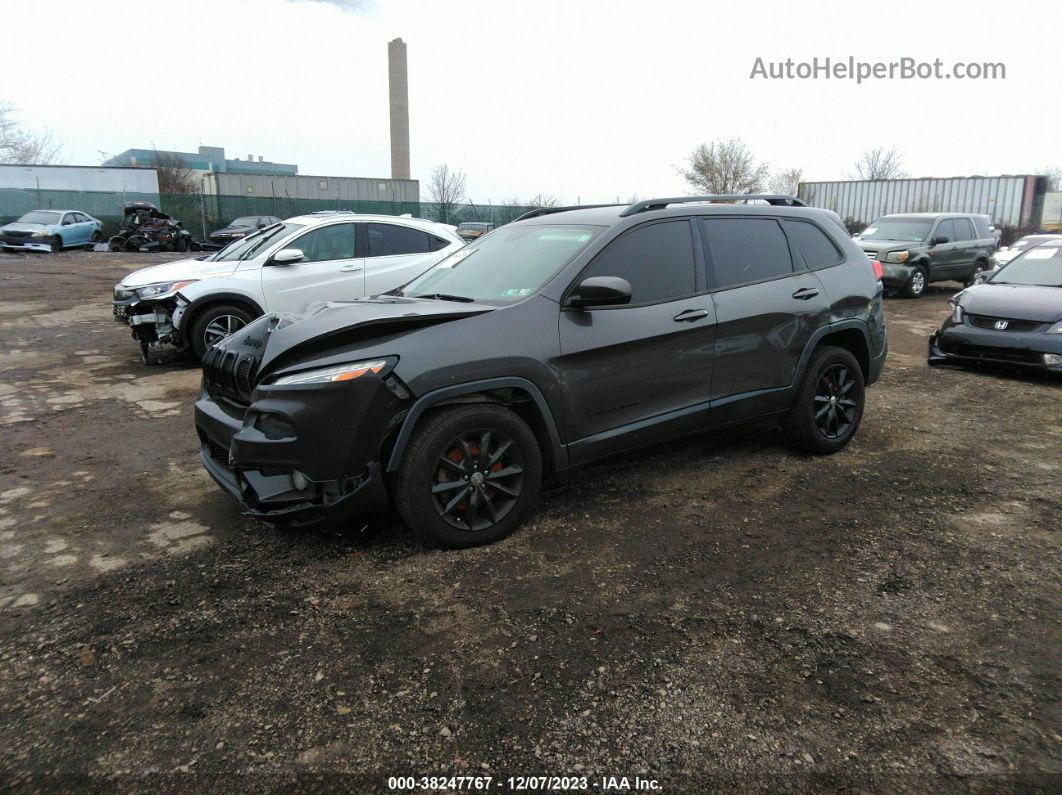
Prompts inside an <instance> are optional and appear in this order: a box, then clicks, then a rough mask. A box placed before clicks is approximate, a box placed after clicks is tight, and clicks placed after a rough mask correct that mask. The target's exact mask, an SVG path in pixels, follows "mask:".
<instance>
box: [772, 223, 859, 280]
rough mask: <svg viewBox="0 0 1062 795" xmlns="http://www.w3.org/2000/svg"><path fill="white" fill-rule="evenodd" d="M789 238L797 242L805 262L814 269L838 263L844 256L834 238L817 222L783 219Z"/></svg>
mask: <svg viewBox="0 0 1062 795" xmlns="http://www.w3.org/2000/svg"><path fill="white" fill-rule="evenodd" d="M782 224H783V225H784V226H785V231H786V233H787V234H788V235H789V238H790V239H791V240H792V241H793V242H795V243H796V247H797V249H799V251H800V254H801V256H802V257H803V258H804V263H805V264H806V265H807V266H808V267H809V268H811V269H812V270H818V269H819V268H828V267H830V266H831V265H837V264H838V263H839V262H840V261H841V260H842V259H843V258H844V257H843V255H842V254H841V250H840V249H839V248H837V246H836V245H835V244H834V242H833V241H832V240H830V238H829V237H828V236H827V235H826V233H825V232H823V231H822V230H821V229H819V228H818V227H817V226H815V224H812V223H808V222H807V221H782Z"/></svg>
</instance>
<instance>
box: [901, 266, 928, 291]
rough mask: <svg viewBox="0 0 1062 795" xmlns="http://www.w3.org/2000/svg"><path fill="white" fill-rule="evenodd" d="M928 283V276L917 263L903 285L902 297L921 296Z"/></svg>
mask: <svg viewBox="0 0 1062 795" xmlns="http://www.w3.org/2000/svg"><path fill="white" fill-rule="evenodd" d="M928 284H929V277H928V276H927V275H926V269H925V268H923V267H922V266H921V265H919V266H918V267H917V268H915V269H914V273H912V274H911V278H910V279H908V280H907V284H905V285H904V286H903V297H904V298H921V297H922V296H923V295H925V294H926V287H927V286H928Z"/></svg>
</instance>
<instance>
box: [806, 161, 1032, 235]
mask: <svg viewBox="0 0 1062 795" xmlns="http://www.w3.org/2000/svg"><path fill="white" fill-rule="evenodd" d="M1047 182H1048V180H1047V179H1046V178H1045V177H1041V176H1036V175H1033V174H1018V175H1012V176H1001V177H945V178H935V177H932V178H921V179H882V180H850V181H838V182H801V183H800V186H799V188H798V190H797V195H798V196H799V197H800V198H801V199H803V200H804V201H805V202H806V203H807V204H809V205H811V206H812V207H822V208H824V209H827V210H833V211H834V212H835V213H837V214H838V215H839V216H841V218H843V219H844V220H845V223H847V224H848V225H849V226H850V227H853V228H862V227H865V226H867V225H868V224H870V223H871V222H873V221H874V220H876V219H878V218H880V217H881V216H883V215H889V214H891V213H921V212H930V213H931V212H938V213H980V214H984V215H990V216H992V219H993V221H994V222H995V224H996V226H999V227H1013V228H1017V229H1024V228H1029V227H1037V226H1039V224H1040V214H1041V212H1042V210H1043V197H1044V193H1045V192H1046V190H1047Z"/></svg>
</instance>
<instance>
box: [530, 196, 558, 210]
mask: <svg viewBox="0 0 1062 795" xmlns="http://www.w3.org/2000/svg"><path fill="white" fill-rule="evenodd" d="M527 206H528V207H556V206H557V197H556V196H554V195H553V194H551V193H536V194H535V195H534V196H532V197H531V198H530V199H528V200H527Z"/></svg>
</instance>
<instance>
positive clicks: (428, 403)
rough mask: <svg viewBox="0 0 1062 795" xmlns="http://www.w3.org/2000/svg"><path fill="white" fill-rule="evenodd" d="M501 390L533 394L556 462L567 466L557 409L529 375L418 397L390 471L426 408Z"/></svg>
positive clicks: (390, 461)
mask: <svg viewBox="0 0 1062 795" xmlns="http://www.w3.org/2000/svg"><path fill="white" fill-rule="evenodd" d="M497 389H519V390H522V391H524V392H526V393H527V394H528V395H530V396H531V399H532V400H533V401H534V402H535V406H536V407H537V409H538V412H539V414H540V415H541V416H542V421H543V423H544V424H545V426H546V431H547V432H548V433H549V438H550V443H551V444H552V447H553V450H552V453H553V460H554V461H555V462H556V465H557V469H563V468H565V467H566V465H567V463H568V451H567V448H566V447H565V446H564V444H562V442H561V437H560V431H559V430H558V429H557V422H556V420H555V419H554V418H553V412H552V411H551V410H550V408H549V404H548V403H546V398H545V396H544V395H543V394H542V390H540V389H539V388H538V387H537V386H536V385H535V384H534V382H532V381H529V380H528V379H526V378H519V377H516V376H512V377H506V378H487V379H483V380H481V381H469V382H467V383H464V384H456V385H454V386H446V387H442V388H441V389H436V390H434V391H432V392H428V393H427V394H425V395H422V396H421V397H419V398H417V400H416V402H414V404H413V405H412V406H411V407H410V409H409V412H408V413H407V414H406V417H405V419H404V420H403V421H402V425H401V427H400V428H399V430H398V436H397V437H396V438H395V444H394V447H393V448H392V449H391V456H390V458H389V459H388V461H387V471H388V472H394V471H395V470H397V469H398V467H399V466H400V465H401V463H402V456H403V454H404V453H405V450H406V446H407V445H408V444H409V439H410V437H411V436H412V435H413V429H414V428H415V427H416V425H417V421H418V420H419V419H420V417H421V416H422V415H423V414H424V412H425V411H427V410H428V409H430V408H432V407H433V406H438V405H439V404H442V403H446V402H447V401H449V400H451V399H453V398H455V397H461V396H464V395H471V394H475V393H477V392H489V391H493V390H497Z"/></svg>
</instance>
